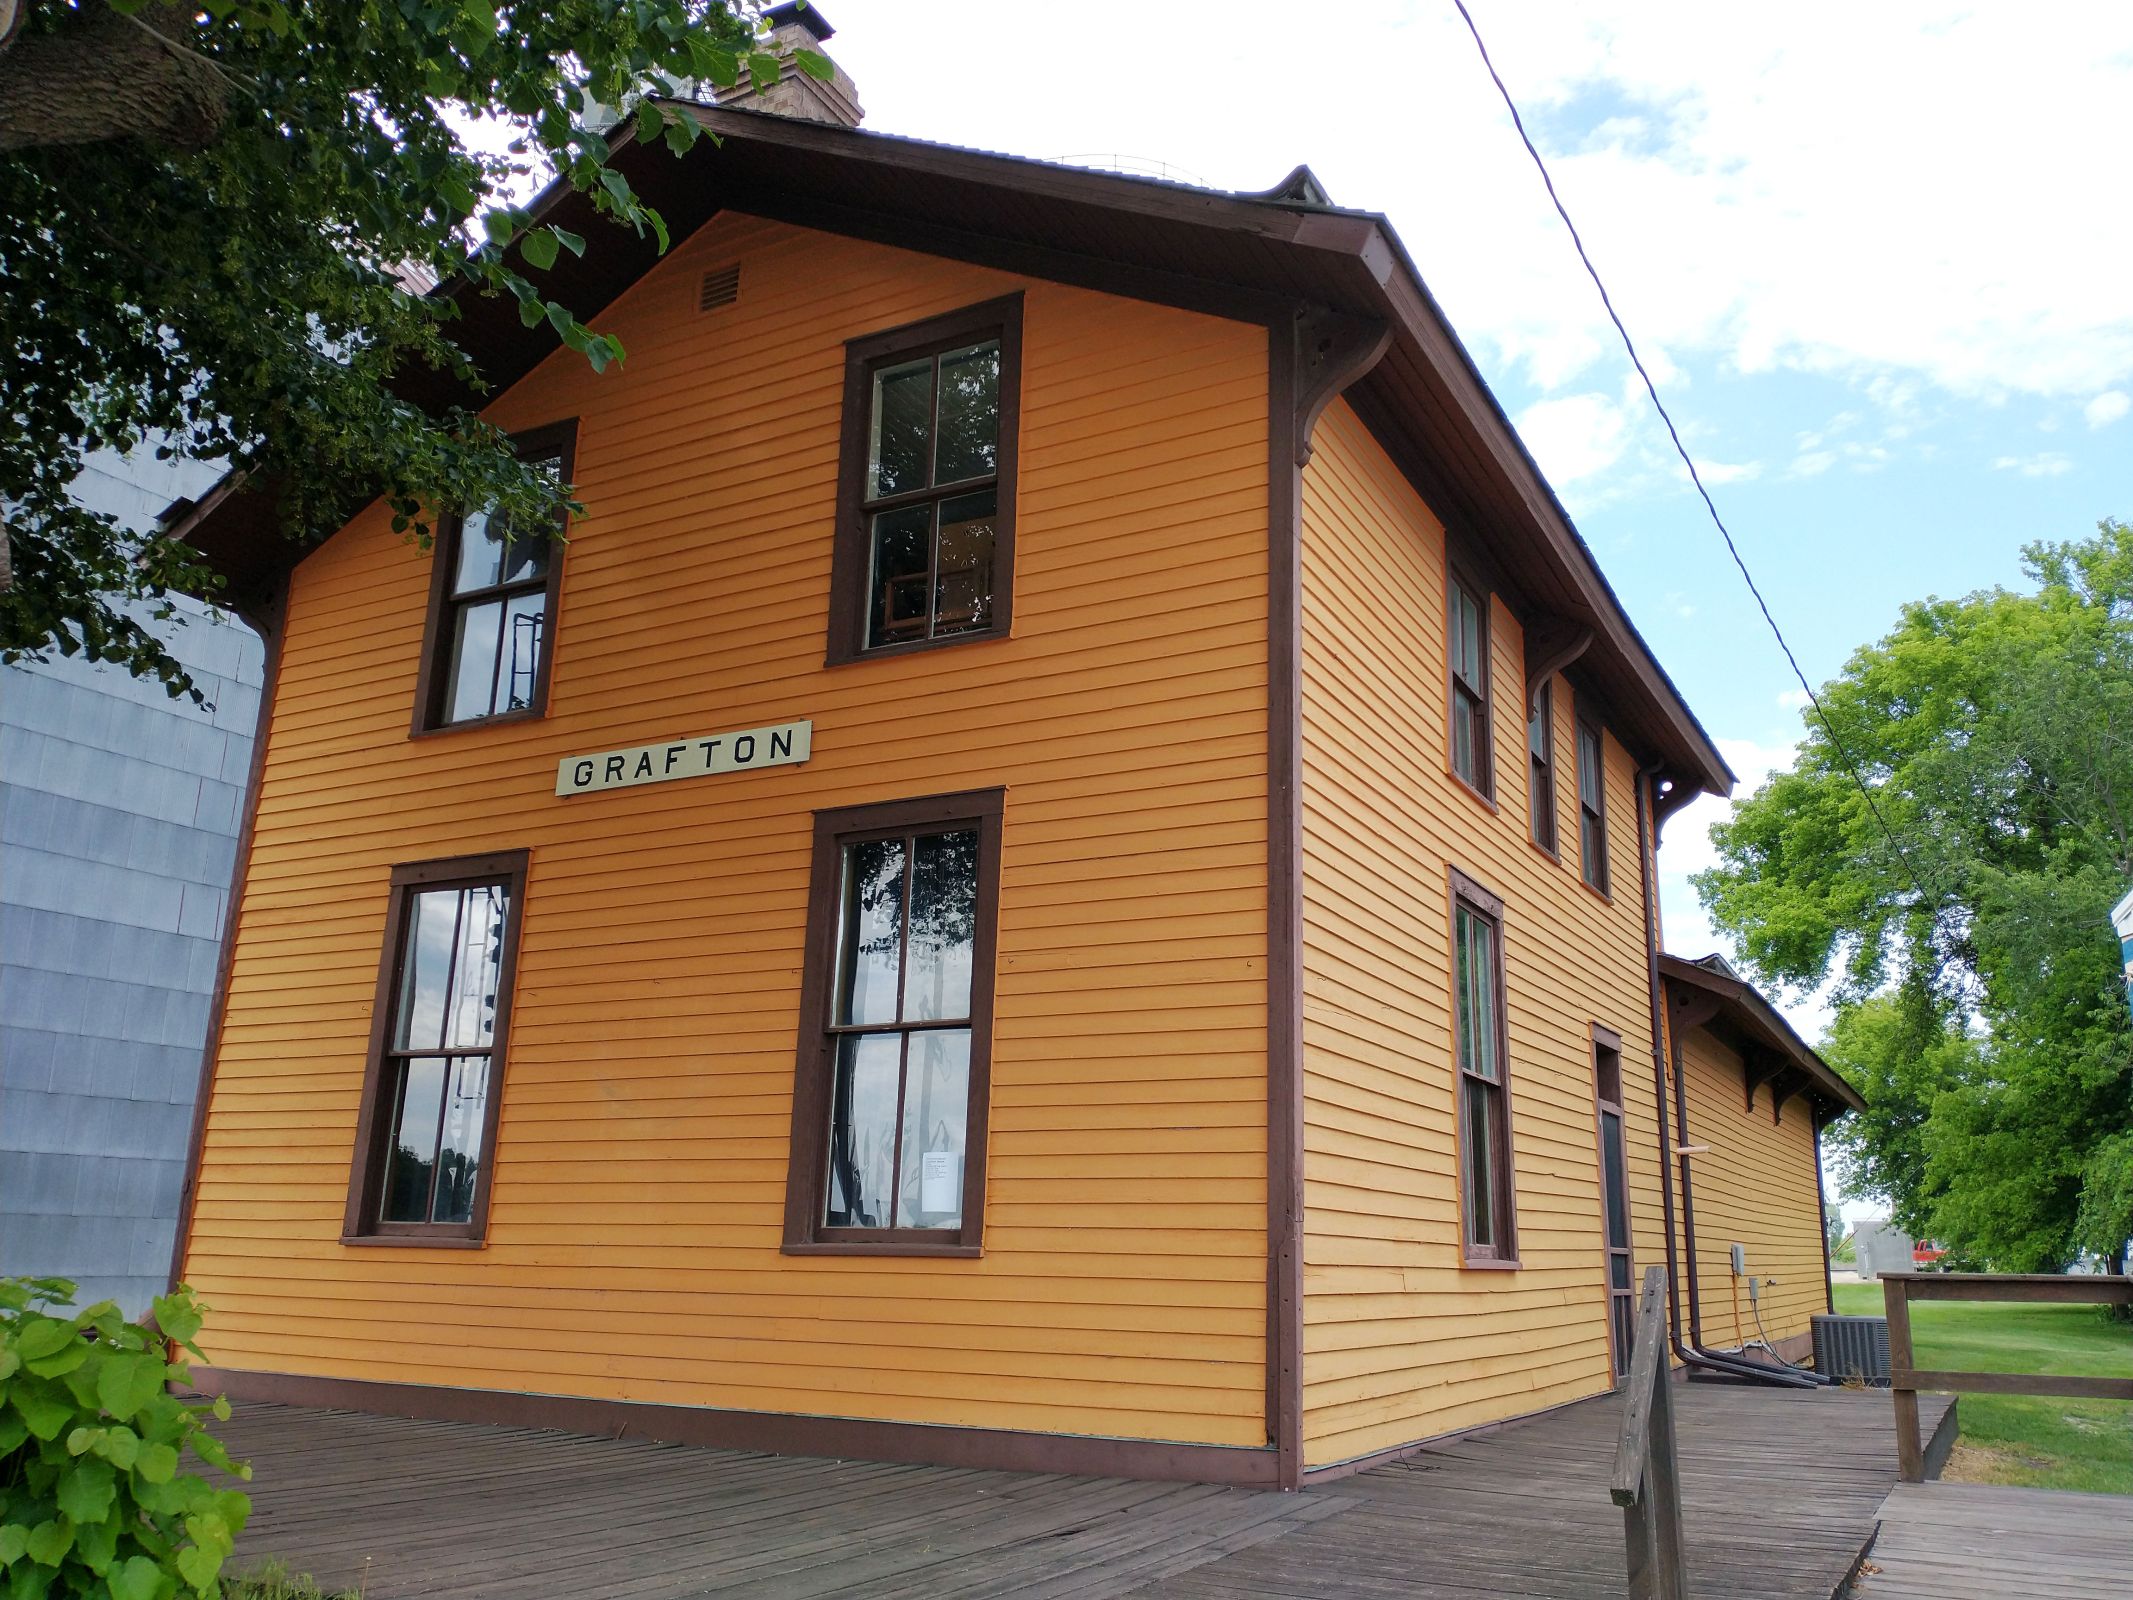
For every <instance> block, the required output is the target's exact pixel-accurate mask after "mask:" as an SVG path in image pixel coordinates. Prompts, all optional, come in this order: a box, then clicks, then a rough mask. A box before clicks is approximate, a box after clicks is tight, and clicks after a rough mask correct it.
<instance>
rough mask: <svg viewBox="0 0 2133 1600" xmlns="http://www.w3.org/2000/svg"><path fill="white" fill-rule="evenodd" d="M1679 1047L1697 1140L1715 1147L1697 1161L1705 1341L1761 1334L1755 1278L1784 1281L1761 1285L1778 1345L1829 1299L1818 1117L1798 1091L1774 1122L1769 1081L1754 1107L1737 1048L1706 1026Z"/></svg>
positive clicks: (1726, 1342) (1769, 1330)
mask: <svg viewBox="0 0 2133 1600" xmlns="http://www.w3.org/2000/svg"><path fill="white" fill-rule="evenodd" d="M1681 1044H1682V1072H1681V1076H1682V1086H1683V1087H1684V1088H1685V1089H1686V1090H1687V1091H1688V1102H1689V1142H1690V1143H1691V1144H1695V1145H1709V1146H1710V1147H1711V1148H1710V1153H1709V1154H1707V1155H1693V1156H1691V1157H1690V1158H1689V1169H1690V1170H1689V1181H1690V1183H1691V1184H1692V1186H1693V1189H1692V1192H1693V1194H1694V1196H1695V1201H1696V1282H1697V1288H1698V1291H1699V1294H1700V1297H1701V1299H1702V1302H1703V1338H1704V1343H1705V1345H1707V1346H1709V1347H1710V1348H1712V1349H1723V1348H1726V1347H1729V1346H1732V1345H1737V1344H1742V1343H1745V1342H1746V1341H1748V1340H1750V1339H1753V1338H1756V1337H1757V1331H1756V1325H1755V1310H1756V1308H1755V1307H1754V1306H1753V1305H1752V1304H1751V1303H1750V1302H1749V1299H1748V1285H1747V1281H1746V1280H1747V1279H1748V1278H1751V1277H1753V1278H1761V1279H1765V1280H1769V1279H1775V1280H1776V1281H1775V1282H1774V1283H1769V1282H1766V1283H1765V1286H1764V1288H1763V1291H1762V1317H1763V1332H1764V1334H1765V1335H1767V1337H1769V1338H1770V1339H1771V1340H1772V1341H1776V1340H1780V1339H1789V1338H1792V1337H1793V1336H1795V1335H1797V1334H1803V1333H1806V1332H1808V1331H1809V1327H1808V1319H1809V1318H1810V1317H1812V1316H1813V1315H1815V1314H1816V1313H1817V1312H1820V1311H1825V1310H1827V1309H1828V1304H1829V1302H1828V1297H1827V1294H1826V1292H1825V1290H1824V1288H1823V1272H1824V1270H1825V1268H1824V1265H1823V1260H1822V1214H1821V1208H1820V1205H1819V1203H1818V1199H1817V1189H1816V1185H1817V1183H1818V1181H1819V1177H1818V1174H1817V1173H1816V1171H1815V1129H1814V1118H1813V1113H1812V1112H1811V1111H1809V1109H1808V1106H1807V1102H1806V1101H1805V1100H1804V1099H1801V1098H1798V1097H1795V1098H1793V1099H1791V1100H1788V1101H1787V1102H1786V1103H1785V1111H1784V1115H1783V1117H1782V1118H1781V1119H1780V1120H1779V1121H1778V1122H1777V1123H1776V1124H1775V1125H1773V1124H1772V1123H1771V1121H1770V1090H1769V1088H1768V1086H1767V1085H1766V1086H1765V1087H1763V1088H1760V1089H1758V1090H1756V1092H1755V1108H1754V1109H1753V1110H1752V1111H1751V1110H1749V1109H1748V1104H1747V1099H1746V1095H1745V1092H1744V1090H1743V1088H1742V1084H1743V1082H1744V1079H1743V1076H1742V1069H1741V1060H1740V1057H1739V1056H1738V1055H1737V1054H1736V1053H1735V1052H1734V1051H1733V1050H1731V1049H1730V1048H1728V1047H1727V1046H1726V1045H1725V1044H1724V1043H1723V1042H1722V1041H1721V1040H1718V1039H1714V1038H1713V1037H1712V1036H1711V1035H1710V1034H1709V1033H1708V1032H1706V1031H1705V1030H1704V1029H1702V1028H1691V1029H1690V1030H1689V1031H1688V1032H1687V1033H1685V1034H1684V1035H1683V1036H1682V1040H1681ZM1736 1244H1739V1245H1744V1246H1746V1247H1747V1265H1746V1270H1745V1272H1744V1274H1743V1276H1742V1277H1740V1278H1735V1277H1734V1276H1733V1260H1732V1249H1731V1247H1732V1246H1733V1245H1736Z"/></svg>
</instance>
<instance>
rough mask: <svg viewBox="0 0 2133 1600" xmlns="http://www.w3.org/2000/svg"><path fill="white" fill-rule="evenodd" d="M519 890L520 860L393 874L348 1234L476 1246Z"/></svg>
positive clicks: (498, 858) (483, 1212)
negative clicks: (470, 1242)
mask: <svg viewBox="0 0 2133 1600" xmlns="http://www.w3.org/2000/svg"><path fill="white" fill-rule="evenodd" d="M525 888H526V853H525V852H524V851H515V852H511V853H508V854H504V855H495V856H471V857H462V858H459V859H456V860H450V861H426V862H421V863H417V864H415V865H411V866H402V867H395V868H394V869H393V874H392V889H391V895H390V898H389V900H388V902H387V909H386V921H385V949H384V954H383V957H382V959H381V961H380V964H379V969H378V991H377V999H376V1001H375V1002H374V1008H373V1013H372V1020H371V1044H370V1063H369V1068H368V1070H367V1072H366V1074H365V1078H364V1085H363V1100H362V1109H361V1111H360V1112H359V1115H358V1124H357V1133H356V1151H355V1167H354V1171H353V1174H352V1175H351V1179H350V1182H349V1190H348V1211H347V1216H346V1219H345V1224H344V1227H343V1230H342V1231H343V1234H344V1236H346V1237H348V1238H350V1239H363V1238H370V1239H390V1240H393V1241H394V1242H397V1243H407V1244H419V1243H423V1242H432V1243H452V1242H462V1243H463V1242H465V1241H467V1240H470V1239H475V1240H478V1239H479V1238H480V1237H481V1236H482V1231H483V1228H484V1226H485V1225H486V1221H487V1216H488V1209H489V1174H490V1171H491V1168H492V1165H493V1161H494V1155H495V1145H496V1122H497V1112H498V1108H499V1105H500V1095H499V1091H500V1089H501V1087H502V1081H503V1064H504V1042H505V1038H506V1035H507V1034H508V1032H509V1024H510V1015H511V982H512V971H513V968H514V967H515V965H516V963H517V953H518V927H519V912H520V908H521V905H522V902H523V901H524V898H525Z"/></svg>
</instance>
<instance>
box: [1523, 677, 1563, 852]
mask: <svg viewBox="0 0 2133 1600" xmlns="http://www.w3.org/2000/svg"><path fill="white" fill-rule="evenodd" d="M1536 722H1538V723H1539V724H1540V745H1539V747H1538V748H1535V746H1534V743H1533V732H1534V729H1533V725H1534V723H1536ZM1561 804H1562V803H1561V797H1560V796H1559V795H1558V794H1557V793H1556V787H1555V685H1554V684H1552V683H1543V684H1541V685H1540V687H1539V688H1538V689H1536V690H1535V691H1534V695H1533V714H1532V715H1531V716H1529V717H1528V718H1526V809H1527V810H1528V811H1529V812H1531V813H1532V816H1531V819H1530V824H1529V827H1528V833H1529V836H1530V837H1531V838H1532V840H1533V843H1534V846H1535V848H1536V849H1538V850H1540V851H1541V852H1542V853H1544V854H1545V855H1547V856H1549V857H1550V858H1551V859H1553V860H1556V861H1560V860H1562V858H1563V857H1562V850H1563V838H1562V819H1561V816H1560V815H1559V813H1560V811H1561Z"/></svg>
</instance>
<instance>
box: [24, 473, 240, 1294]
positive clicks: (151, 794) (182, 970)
mask: <svg viewBox="0 0 2133 1600" xmlns="http://www.w3.org/2000/svg"><path fill="white" fill-rule="evenodd" d="M214 476H215V473H214V469H212V468H202V467H200V466H198V465H196V464H192V463H180V464H175V465H165V464H162V463H157V462H154V461H152V460H134V459H127V458H121V457H117V456H105V457H99V458H97V459H95V460H93V461H92V462H91V463H90V465H89V466H88V468H87V469H86V470H85V471H84V473H83V475H82V478H81V480H80V481H79V483H78V484H77V486H76V492H77V493H79V494H80V495H81V496H82V497H83V498H84V499H85V500H86V501H87V502H88V503H89V504H90V505H92V506H93V507H95V508H96V509H99V510H104V511H109V512H111V513H113V514H114V515H116V516H118V517H119V518H120V519H121V520H122V521H124V522H126V523H127V524H129V525H131V526H134V527H139V528H146V527H149V526H151V525H152V524H153V523H154V521H155V518H156V515H157V513H158V512H160V511H161V510H162V508H163V507H164V506H166V505H168V504H169V503H170V502H171V500H173V499H174V498H177V497H178V496H180V495H185V494H190V493H197V492H198V491H199V489H200V487H201V486H202V485H203V484H204V483H206V482H211V481H212V480H213V478H214ZM178 604H179V606H180V608H181V610H182V612H183V614H184V616H185V617H186V621H185V623H184V625H182V626H180V625H176V624H159V625H157V626H158V631H159V632H160V633H161V634H162V636H163V637H164V638H165V640H166V641H167V642H168V644H169V646H170V648H171V651H172V653H173V654H174V655H176V656H177V657H178V659H179V660H180V661H182V662H184V663H185V665H186V666H187V667H188V668H190V669H191V671H192V673H193V675H194V678H195V679H196V681H197V682H198V684H199V686H200V689H201V691H202V693H204V694H205V695H206V696H207V699H208V700H209V702H210V704H211V705H212V707H213V709H212V710H206V709H202V708H201V707H199V706H196V705H194V704H193V703H192V702H191V701H189V700H173V699H171V698H170V697H169V695H167V694H166V693H165V692H164V690H163V688H162V686H161V685H160V684H156V683H144V682H140V681H138V680H136V679H134V678H132V677H131V676H129V675H128V674H127V673H126V672H125V671H124V670H123V669H122V668H118V667H111V666H97V665H93V664H90V663H88V662H85V661H82V660H80V659H78V658H76V659H71V660H70V659H58V660H54V661H51V662H46V663H38V664H33V665H20V666H11V667H4V668H0V1275H17V1274H38V1275H53V1276H59V1277H66V1278H72V1279H74V1280H76V1281H77V1282H78V1283H80V1285H81V1287H82V1298H83V1301H84V1303H87V1302H89V1301H92V1300H97V1299H102V1298H105V1297H109V1298H112V1299H115V1300H117V1301H118V1302H119V1303H120V1304H121V1305H123V1306H124V1307H125V1308H126V1310H127V1311H128V1312H129V1313H131V1312H137V1311H139V1310H141V1309H142V1308H143V1307H145V1306H146V1305H147V1303H148V1301H149V1299H150V1298H151V1297H152V1296H154V1295H156V1294H158V1293H160V1292H161V1291H162V1290H163V1288H164V1287H165V1284H166V1282H167V1280H168V1275H169V1271H170V1253H171V1240H172V1232H173V1229H174V1227H175V1224H176V1219H177V1211H178V1197H179V1193H180V1191H181V1189H182V1187H183V1184H184V1177H185V1155H186V1147H187V1145H188V1142H189V1136H190V1132H191V1126H192V1114H193V1100H194V1097H195V1093H196V1091H197V1089H198V1086H199V1075H200V1052H201V1047H202V1045H203V1043H204V1041H205V1037H206V1032H207V1018H208V1008H209V1000H210V996H211V995H212V992H213V990H214V985H215V970H216V966H217V962H218V958H219V954H220V950H221V936H222V930H223V923H224V915H225V911H226V908H227V902H228V896H229V884H230V870H231V865H232V861H233V858H234V856H235V851H236V835H237V823H238V814H239V811H240V809H241V806H242V802H243V793H244V784H245V778H246V774H247V772H248V771H249V769H250V766H251V760H252V733H253V728H254V725H255V724H256V722H257V719H258V711H259V695H260V673H261V666H262V660H263V651H262V649H261V646H260V642H259V639H258V636H257V635H255V634H254V633H253V632H252V631H251V630H250V629H249V628H247V627H245V626H244V625H243V624H242V623H239V622H236V621H234V620H232V619H229V618H227V617H224V616H223V615H221V614H220V613H217V612H215V611H212V610H210V609H209V608H207V607H205V606H202V605H200V604H198V603H197V602H195V601H191V600H180V601H179V602H178Z"/></svg>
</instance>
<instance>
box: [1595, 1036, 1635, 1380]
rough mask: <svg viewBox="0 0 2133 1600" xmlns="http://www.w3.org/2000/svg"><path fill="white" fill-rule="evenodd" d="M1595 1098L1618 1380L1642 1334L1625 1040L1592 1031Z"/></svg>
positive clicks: (1610, 1325)
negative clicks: (1632, 1227) (1625, 1119)
mask: <svg viewBox="0 0 2133 1600" xmlns="http://www.w3.org/2000/svg"><path fill="white" fill-rule="evenodd" d="M1592 1097H1593V1102H1594V1104H1595V1105H1596V1106H1597V1108H1598V1111H1599V1119H1600V1224H1601V1232H1602V1235H1603V1237H1604V1239H1605V1245H1606V1252H1607V1266H1606V1271H1607V1327H1608V1344H1609V1347H1610V1348H1611V1349H1612V1350H1613V1352H1614V1368H1615V1376H1616V1377H1617V1378H1620V1377H1621V1376H1622V1375H1623V1374H1624V1373H1626V1372H1628V1371H1629V1358H1630V1346H1631V1345H1632V1344H1633V1343H1634V1342H1635V1339H1636V1331H1637V1294H1636V1289H1635V1287H1634V1285H1635V1283H1636V1268H1635V1266H1634V1264H1633V1263H1632V1261H1631V1259H1630V1252H1631V1245H1630V1231H1629V1159H1628V1156H1627V1154H1626V1153H1625V1151H1624V1147H1623V1133H1622V1037H1621V1035H1620V1034H1617V1033H1615V1032H1614V1031H1613V1030H1612V1029H1609V1028H1602V1027H1598V1026H1595V1027H1594V1028H1593V1030H1592Z"/></svg>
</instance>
